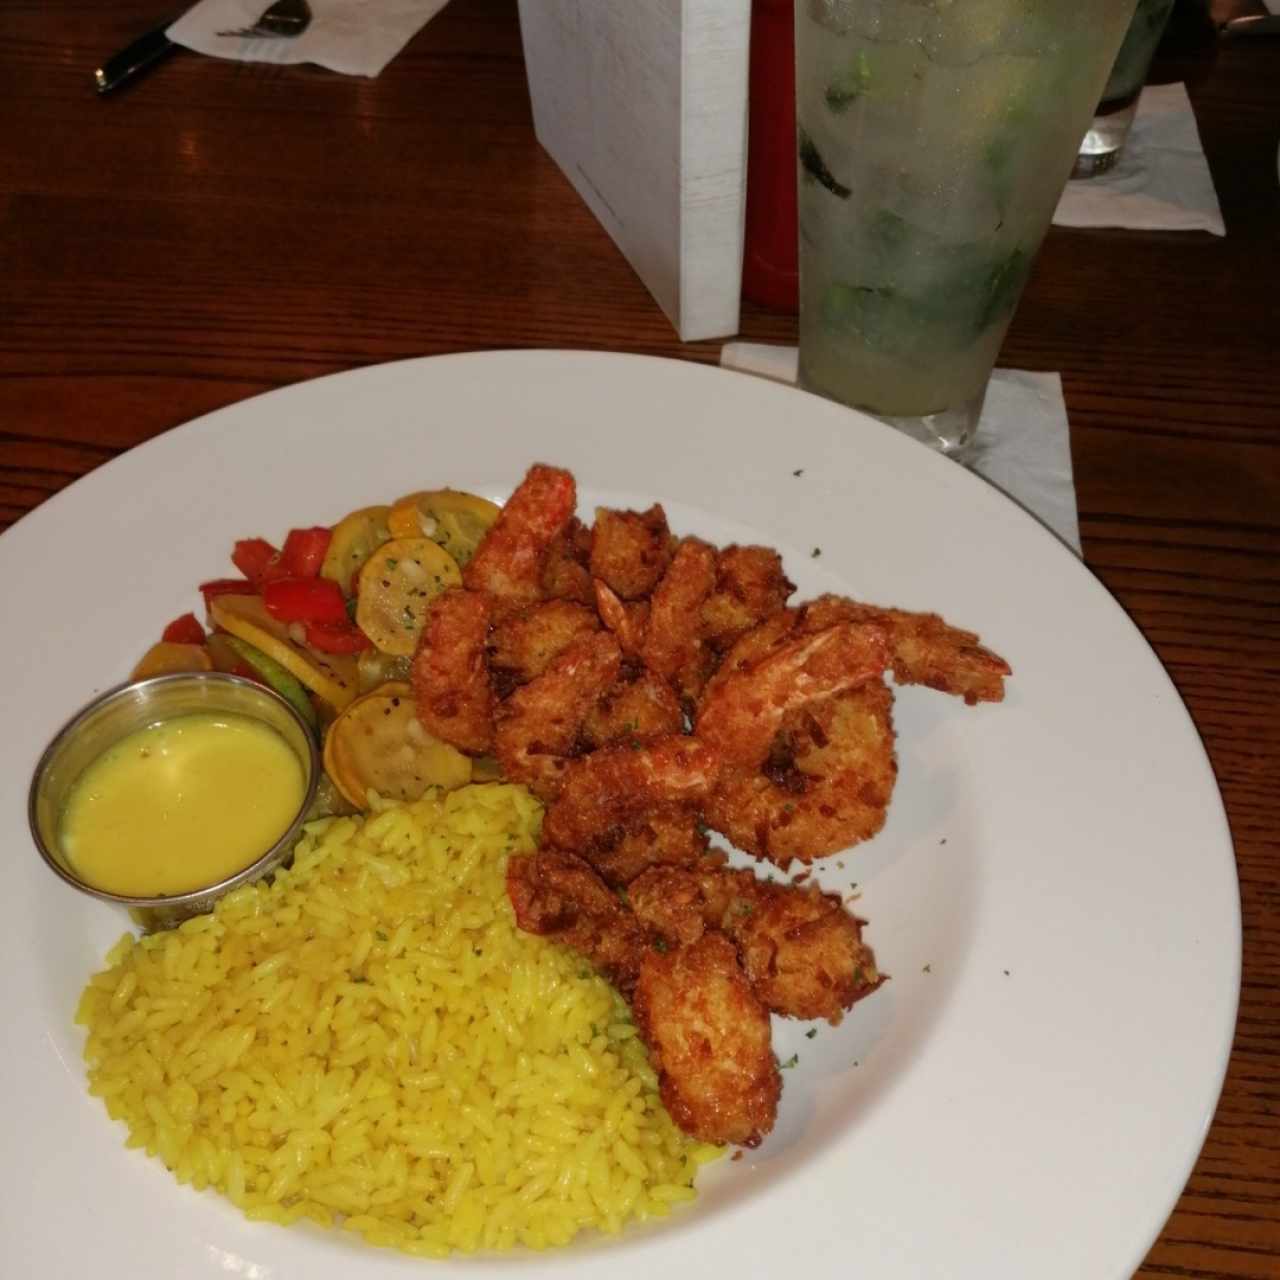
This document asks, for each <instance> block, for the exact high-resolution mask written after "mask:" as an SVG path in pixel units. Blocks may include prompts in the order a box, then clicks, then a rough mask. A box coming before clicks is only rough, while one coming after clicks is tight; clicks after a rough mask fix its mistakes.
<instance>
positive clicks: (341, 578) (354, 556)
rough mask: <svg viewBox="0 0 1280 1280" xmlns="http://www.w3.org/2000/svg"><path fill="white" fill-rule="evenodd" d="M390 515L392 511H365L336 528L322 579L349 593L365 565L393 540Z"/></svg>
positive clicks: (343, 520)
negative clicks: (391, 538) (328, 580)
mask: <svg viewBox="0 0 1280 1280" xmlns="http://www.w3.org/2000/svg"><path fill="white" fill-rule="evenodd" d="M390 512H391V508H390V507H361V508H360V510H359V511H353V512H352V513H351V514H350V515H348V516H343V517H342V519H341V520H339V521H338V523H337V524H335V525H334V526H333V536H332V537H331V538H330V539H329V550H328V551H327V552H326V553H325V557H324V564H323V565H321V566H320V576H321V577H322V578H329V579H330V580H331V581H333V582H336V583H337V584H338V586H340V587H341V588H342V589H343V591H344V592H349V591H350V590H351V584H352V583H353V582H354V581H355V577H356V574H358V573H359V572H360V570H361V568H362V566H363V565H364V562H365V561H366V560H368V558H369V557H370V556H371V555H372V554H373V553H374V552H375V551H376V550H377V549H378V548H379V547H380V546H382V544H383V543H384V542H386V541H387V540H388V539H389V538H390V537H391V532H390V530H389V529H388V528H387V516H388V515H389V514H390Z"/></svg>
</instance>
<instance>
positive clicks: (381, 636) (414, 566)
mask: <svg viewBox="0 0 1280 1280" xmlns="http://www.w3.org/2000/svg"><path fill="white" fill-rule="evenodd" d="M461 582H462V573H461V571H460V570H459V569H458V563H457V561H456V560H454V558H453V557H452V556H451V555H450V554H449V553H448V552H447V551H445V550H444V549H443V548H441V547H439V546H437V545H436V544H435V543H434V542H432V541H431V540H430V539H429V538H393V539H392V540H391V541H390V542H384V543H383V544H382V546H380V547H379V548H378V549H377V551H375V552H374V553H373V555H371V556H370V557H369V559H368V560H367V561H365V565H364V568H363V569H361V570H360V587H359V592H358V594H357V597H356V625H357V626H358V627H359V628H360V630H361V631H363V632H364V633H365V635H367V636H368V637H369V639H370V640H372V641H373V643H374V644H375V645H377V647H378V648H379V649H381V650H382V652H383V653H389V654H392V655H393V656H400V657H411V656H412V654H413V652H414V650H415V649H417V647H418V636H419V635H421V633H422V624H423V621H424V619H425V618H426V616H427V606H428V605H429V604H430V603H431V601H432V600H433V599H434V598H435V597H436V596H438V595H439V594H440V593H441V592H442V591H446V590H447V589H448V588H449V587H456V586H458V585H459V584H460V583H461Z"/></svg>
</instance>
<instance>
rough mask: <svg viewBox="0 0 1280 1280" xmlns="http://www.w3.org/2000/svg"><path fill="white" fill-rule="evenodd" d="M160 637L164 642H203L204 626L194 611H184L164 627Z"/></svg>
mask: <svg viewBox="0 0 1280 1280" xmlns="http://www.w3.org/2000/svg"><path fill="white" fill-rule="evenodd" d="M160 639H161V640H163V641H164V642H165V643H166V644H204V641H205V635H204V628H203V627H202V626H201V625H200V623H199V622H198V621H197V620H196V615H195V614H194V613H184V614H183V615H182V617H180V618H174V620H173V621H172V622H171V623H169V625H168V626H167V627H165V629H164V631H163V633H162V634H161V636H160Z"/></svg>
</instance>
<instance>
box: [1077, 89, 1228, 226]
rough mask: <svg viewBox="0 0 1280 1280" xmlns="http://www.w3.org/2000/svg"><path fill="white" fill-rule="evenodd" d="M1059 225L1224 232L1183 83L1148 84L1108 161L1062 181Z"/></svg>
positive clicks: (1214, 192)
mask: <svg viewBox="0 0 1280 1280" xmlns="http://www.w3.org/2000/svg"><path fill="white" fill-rule="evenodd" d="M1053 221H1054V225H1055V226H1059V227H1127V228H1130V229H1133V230H1146V231H1209V232H1212V233H1213V234H1214V235H1215V236H1221V235H1225V234H1226V226H1225V225H1224V224H1223V221H1222V209H1221V207H1220V206H1219V204H1218V193H1217V191H1216V190H1215V189H1214V185H1213V177H1212V175H1211V174H1210V172H1209V163H1208V161H1207V160H1206V159H1205V156H1204V148H1203V147H1202V146H1201V145H1200V132H1199V130H1198V129H1197V128H1196V117H1195V112H1194V111H1193V110H1192V109H1191V99H1190V98H1189V97H1188V96H1187V90H1186V86H1185V85H1181V84H1149V85H1147V87H1146V88H1145V89H1143V91H1142V97H1141V98H1139V100H1138V112H1137V115H1136V116H1135V117H1134V121H1133V128H1132V129H1130V131H1129V137H1128V139H1127V140H1126V141H1125V145H1124V150H1123V151H1121V152H1120V158H1119V159H1118V160H1117V161H1116V165H1115V168H1113V169H1109V170H1107V172H1106V173H1102V174H1099V175H1098V176H1097V177H1093V178H1075V179H1073V180H1072V181H1070V182H1068V183H1067V189H1066V190H1065V191H1064V192H1063V193H1062V199H1061V200H1060V201H1059V203H1058V208H1057V211H1056V212H1055V213H1054V215H1053Z"/></svg>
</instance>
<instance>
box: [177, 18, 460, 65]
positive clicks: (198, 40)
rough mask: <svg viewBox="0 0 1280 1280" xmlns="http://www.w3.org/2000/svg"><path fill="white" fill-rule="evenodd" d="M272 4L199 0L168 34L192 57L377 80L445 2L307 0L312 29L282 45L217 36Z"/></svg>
mask: <svg viewBox="0 0 1280 1280" xmlns="http://www.w3.org/2000/svg"><path fill="white" fill-rule="evenodd" d="M270 3H271V0H200V3H199V4H197V5H196V6H195V7H194V8H193V9H189V10H188V11H187V12H186V13H184V14H183V15H182V17H181V18H179V19H178V20H177V22H175V23H174V24H173V25H172V26H171V27H170V28H169V30H168V36H169V39H170V40H172V41H174V42H175V43H176V44H181V45H185V46H186V47H187V48H188V49H194V50H195V51H196V52H197V53H207V54H209V55H211V56H212V57H215V58H234V59H236V60H238V61H240V62H275V63H295V62H314V63H316V64H318V65H319V66H322V67H328V68H329V69H330V70H331V71H341V72H344V73H345V74H346V75H351V76H376V75H377V74H378V73H379V72H380V71H381V70H382V68H383V67H385V66H386V65H387V63H388V62H390V61H391V59H392V58H394V57H395V56H396V54H397V53H399V52H400V50H401V49H403V48H404V46H405V45H406V44H408V43H409V41H410V39H411V38H412V37H413V36H414V35H416V34H417V32H418V31H420V30H421V29H422V28H423V27H424V26H426V24H427V23H428V22H430V21H431V19H432V18H434V17H435V16H436V14H437V13H439V12H440V10H441V9H443V8H444V6H445V5H446V4H447V3H448V0H310V4H311V25H310V26H309V27H308V28H307V29H306V30H305V31H304V32H303V33H302V34H301V35H300V36H294V37H291V38H289V39H284V40H247V39H236V38H234V37H231V36H220V35H219V34H218V32H219V31H235V30H239V29H240V28H242V27H250V26H252V25H253V24H254V22H255V21H256V20H257V19H258V18H259V17H261V15H262V13H263V12H264V11H265V10H266V8H267V6H268V5H269V4H270Z"/></svg>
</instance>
